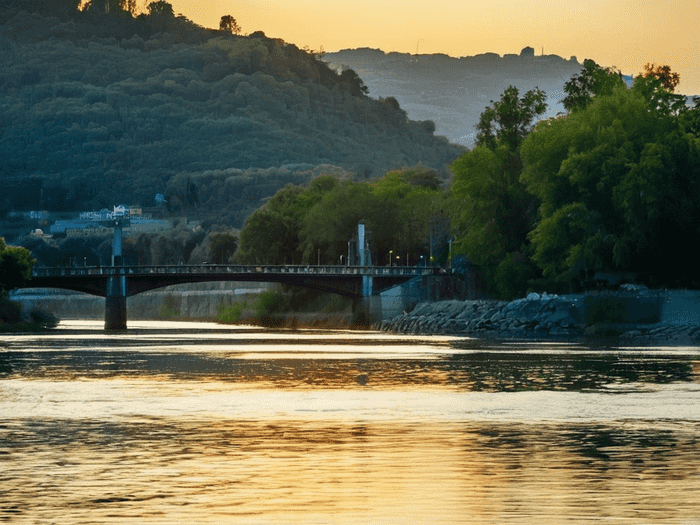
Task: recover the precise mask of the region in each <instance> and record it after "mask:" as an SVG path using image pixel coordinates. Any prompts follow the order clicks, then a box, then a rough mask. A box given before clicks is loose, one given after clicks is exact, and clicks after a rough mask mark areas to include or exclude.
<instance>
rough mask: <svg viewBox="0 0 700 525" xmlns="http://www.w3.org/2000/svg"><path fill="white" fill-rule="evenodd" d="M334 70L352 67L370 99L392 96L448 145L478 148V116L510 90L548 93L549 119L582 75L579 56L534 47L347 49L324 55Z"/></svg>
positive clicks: (558, 110) (558, 109)
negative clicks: (567, 86)
mask: <svg viewBox="0 0 700 525" xmlns="http://www.w3.org/2000/svg"><path fill="white" fill-rule="evenodd" d="M324 60H325V61H326V62H328V64H329V65H330V66H331V67H333V68H342V67H349V68H352V69H353V70H354V71H356V72H357V74H358V75H359V76H360V78H361V79H362V80H363V81H364V83H365V85H366V86H367V87H368V88H369V94H370V96H372V97H386V96H394V97H395V98H396V100H397V101H398V102H399V104H400V105H401V107H402V108H404V109H405V110H406V111H407V113H408V116H409V118H412V119H417V120H428V119H429V120H432V121H434V122H435V127H436V133H437V134H439V135H444V136H445V137H447V138H448V139H449V141H450V142H453V143H456V144H462V145H465V146H468V147H472V146H473V145H474V137H475V125H476V124H477V123H478V122H479V115H480V114H481V112H482V111H484V108H485V107H486V106H488V105H489V104H490V101H492V100H498V98H499V97H500V96H501V94H502V93H503V91H504V90H505V89H506V88H507V87H508V86H510V85H513V86H515V87H517V88H518V89H519V90H520V91H521V92H525V91H527V90H529V89H532V88H534V87H539V88H540V89H541V90H542V91H544V92H546V93H547V96H548V99H547V105H548V109H547V114H546V115H545V116H546V117H548V116H554V115H556V114H557V113H558V112H560V111H564V106H562V105H561V103H560V100H562V99H563V98H564V96H565V94H564V90H563V88H564V83H565V82H566V81H567V80H569V78H571V76H572V75H574V74H576V73H578V72H579V71H580V70H581V64H580V63H579V62H578V60H577V59H576V57H571V58H569V59H564V58H562V57H560V56H557V55H537V56H535V50H534V49H533V48H531V47H526V48H524V49H523V50H522V51H521V52H520V54H517V55H516V54H506V55H503V56H500V55H497V54H496V53H484V54H481V55H475V56H467V57H460V58H455V57H451V56H448V55H443V54H434V55H411V54H407V53H385V52H383V51H381V50H378V49H369V48H362V49H343V50H341V51H338V52H335V53H326V54H325V56H324Z"/></svg>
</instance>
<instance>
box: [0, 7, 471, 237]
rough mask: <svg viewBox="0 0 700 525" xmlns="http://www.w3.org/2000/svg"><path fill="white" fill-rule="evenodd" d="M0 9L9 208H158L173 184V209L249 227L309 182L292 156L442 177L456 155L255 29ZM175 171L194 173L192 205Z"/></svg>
mask: <svg viewBox="0 0 700 525" xmlns="http://www.w3.org/2000/svg"><path fill="white" fill-rule="evenodd" d="M37 5H38V4H37ZM3 15H4V17H3V22H4V23H3V24H2V25H1V26H0V176H1V177H2V180H3V189H4V190H5V191H4V192H3V195H2V196H1V197H0V212H2V211H3V210H4V211H8V210H32V209H39V208H43V209H48V210H50V211H64V210H83V209H100V208H102V207H107V206H111V205H113V204H115V203H120V202H123V203H127V204H132V205H140V206H149V205H152V203H153V201H154V198H155V195H156V194H157V193H163V194H165V193H170V194H172V195H173V196H174V197H177V198H178V199H179V202H178V203H175V204H174V205H175V207H176V208H177V209H178V210H182V209H184V208H187V213H188V214H190V213H192V214H194V215H197V216H203V215H207V214H209V215H208V216H207V217H205V218H207V219H210V220H211V221H212V222H222V221H221V220H219V219H218V218H217V217H218V216H219V215H221V216H223V217H224V218H225V220H226V221H229V224H230V225H231V226H241V225H242V221H243V219H244V218H245V216H246V215H247V214H248V213H250V212H251V211H252V210H253V209H255V208H257V207H258V206H260V205H261V204H262V203H263V202H264V199H265V198H267V197H269V196H271V195H272V194H274V192H275V191H276V190H277V189H279V188H280V187H282V186H284V184H286V183H287V182H294V183H300V182H303V181H302V180H301V179H294V178H292V179H288V180H282V179H280V178H279V177H280V176H282V175H283V174H284V173H295V172H297V171H299V170H298V169H297V168H296V167H294V166H296V165H307V166H311V168H309V169H306V171H309V172H311V171H313V169H314V167H315V166H319V165H334V166H338V167H340V168H342V169H343V170H346V171H349V172H353V173H355V174H356V175H357V176H358V177H360V178H371V177H376V176H379V175H381V174H382V173H384V172H386V171H387V170H390V169H393V168H397V167H401V166H408V165H415V164H417V163H418V162H423V163H424V164H425V165H427V166H430V167H431V168H433V169H435V170H436V171H438V172H439V173H441V175H442V176H443V177H446V176H447V171H446V166H447V165H449V163H450V162H452V161H453V160H454V159H455V158H456V157H457V156H458V155H459V153H460V152H461V151H462V150H461V149H460V148H458V147H457V146H453V145H450V144H448V142H447V140H446V139H444V138H442V137H436V136H435V135H434V129H435V127H434V124H433V123H432V122H430V121H426V122H413V121H410V120H409V119H408V118H407V117H406V113H405V112H404V111H403V110H402V109H401V108H400V107H399V106H398V104H397V103H396V101H395V100H393V99H383V100H375V99H370V98H369V97H367V96H366V94H365V92H366V88H364V85H363V83H362V81H361V80H360V79H359V77H357V75H356V74H354V73H353V72H352V71H342V72H338V71H335V70H332V69H331V68H330V67H329V66H328V65H327V64H325V63H324V62H322V61H321V60H319V59H318V55H316V54H314V53H312V52H309V51H306V50H301V49H298V48H297V47H296V46H294V45H291V44H288V43H285V42H283V41H281V40H279V39H272V38H267V37H265V35H263V34H262V33H253V34H252V35H250V36H247V37H243V36H237V35H235V34H232V33H231V31H226V30H210V29H204V28H201V27H199V26H197V25H196V24H193V23H192V22H190V21H189V20H187V19H186V18H184V17H181V16H175V15H173V14H172V13H170V12H152V13H150V14H140V15H138V16H132V15H131V14H130V13H129V12H128V11H125V10H123V9H122V10H121V11H119V12H115V11H114V10H113V9H111V6H110V12H109V14H105V12H104V10H103V9H99V8H94V9H85V10H83V11H77V12H74V13H72V14H71V16H70V17H65V16H64V17H51V16H44V15H43V14H40V13H38V12H27V11H19V10H17V9H8V8H7V7H6V6H5V9H4V10H3ZM287 166H292V167H291V168H287ZM256 170H257V171H256ZM269 170H272V171H269ZM212 173H217V174H219V175H221V177H223V178H221V179H220V180H219V183H220V186H219V187H218V188H216V190H214V191H213V192H212V193H216V194H219V195H221V194H222V192H224V191H228V192H229V193H228V200H227V202H225V203H224V206H223V208H222V207H221V203H218V204H217V209H216V210H215V211H214V210H211V209H208V208H207V207H206V206H205V205H202V204H201V203H204V202H206V201H208V200H209V198H208V197H207V196H206V195H204V194H202V195H199V191H200V187H199V183H198V180H205V179H207V180H208V178H210V175H211V174H212ZM178 175H179V177H178ZM267 176H269V177H270V178H268V179H266V177H267ZM236 178H240V179H241V183H240V184H237V183H234V179H236ZM180 180H189V181H190V182H189V184H190V185H189V190H188V191H189V193H188V195H185V196H184V197H185V199H184V200H183V198H182V197H183V195H180V194H178V192H179V188H180V186H181V184H180V182H179V181H180ZM307 180H308V179H307ZM212 184H214V183H213V182H211V181H208V182H207V185H208V187H209V188H211V187H212ZM197 202H199V203H200V205H198V204H197Z"/></svg>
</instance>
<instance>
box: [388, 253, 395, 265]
mask: <svg viewBox="0 0 700 525" xmlns="http://www.w3.org/2000/svg"><path fill="white" fill-rule="evenodd" d="M393 253H394V250H389V266H392V264H391V260H392V259H391V255H392V254H393Z"/></svg>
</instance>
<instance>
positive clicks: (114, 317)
mask: <svg viewBox="0 0 700 525" xmlns="http://www.w3.org/2000/svg"><path fill="white" fill-rule="evenodd" d="M105 330H126V277H125V276H124V275H118V276H113V277H110V278H109V279H108V280H107V295H106V296H105Z"/></svg>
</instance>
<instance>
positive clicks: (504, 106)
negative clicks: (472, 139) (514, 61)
mask: <svg viewBox="0 0 700 525" xmlns="http://www.w3.org/2000/svg"><path fill="white" fill-rule="evenodd" d="M519 95H520V94H519V92H518V88H516V87H514V86H509V87H508V88H507V89H506V90H505V91H504V92H503V94H502V95H501V99H500V100H498V101H496V102H494V101H491V105H490V106H489V107H487V108H486V109H485V110H484V111H483V113H481V117H480V119H479V123H478V124H477V125H476V129H477V130H478V132H477V135H476V144H477V146H486V147H487V148H489V149H491V150H495V149H496V147H497V146H499V145H503V146H506V147H507V148H508V149H510V150H511V151H516V150H517V149H518V148H519V147H520V144H521V143H522V141H523V138H525V136H526V135H527V134H528V133H529V132H530V130H531V129H532V126H533V123H534V121H535V119H536V118H537V117H538V116H539V115H541V114H542V113H544V112H545V111H546V110H547V103H546V100H547V94H546V93H545V92H544V91H541V90H540V89H539V88H535V89H532V90H530V91H528V92H527V93H525V95H524V96H523V97H522V98H520V96H519Z"/></svg>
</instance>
